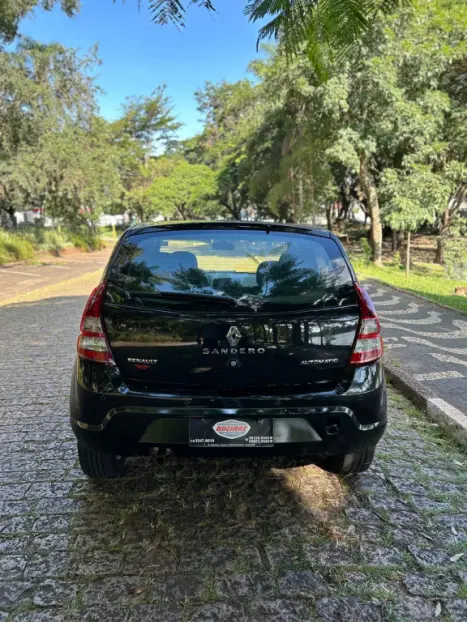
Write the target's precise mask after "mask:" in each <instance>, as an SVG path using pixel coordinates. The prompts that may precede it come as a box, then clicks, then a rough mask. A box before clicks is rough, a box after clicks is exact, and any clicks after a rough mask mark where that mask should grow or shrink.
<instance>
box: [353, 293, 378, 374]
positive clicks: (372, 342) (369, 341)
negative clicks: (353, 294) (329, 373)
mask: <svg viewBox="0 0 467 622" xmlns="http://www.w3.org/2000/svg"><path fill="white" fill-rule="evenodd" d="M355 288H356V290H357V295H358V300H359V304H360V326H359V330H358V335H357V339H356V341H355V346H354V349H353V352H352V356H351V357H350V363H351V364H353V365H362V364H364V363H371V362H372V361H377V360H378V359H380V358H381V357H382V356H383V340H382V338H381V329H380V325H379V320H378V316H377V315H376V310H375V307H374V305H373V301H372V300H371V298H370V296H369V295H368V293H367V292H366V290H364V289H363V288H362V287H360V286H359V285H356V287H355Z"/></svg>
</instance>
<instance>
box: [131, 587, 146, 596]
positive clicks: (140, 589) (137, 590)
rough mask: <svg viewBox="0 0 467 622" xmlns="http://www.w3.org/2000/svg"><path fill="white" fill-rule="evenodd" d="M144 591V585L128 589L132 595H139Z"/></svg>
mask: <svg viewBox="0 0 467 622" xmlns="http://www.w3.org/2000/svg"><path fill="white" fill-rule="evenodd" d="M143 592H144V587H132V588H131V589H129V590H128V594H129V595H130V596H139V595H140V594H142V593H143Z"/></svg>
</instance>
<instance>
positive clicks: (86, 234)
mask: <svg viewBox="0 0 467 622" xmlns="http://www.w3.org/2000/svg"><path fill="white" fill-rule="evenodd" d="M70 239H71V242H72V244H73V246H74V247H75V248H79V250H81V251H85V252H88V253H89V252H91V251H98V250H101V249H102V248H104V247H105V244H104V242H103V241H102V240H101V238H100V236H99V235H95V234H94V233H92V231H91V230H90V229H87V230H85V229H81V230H80V231H78V232H76V233H72V234H71V235H70Z"/></svg>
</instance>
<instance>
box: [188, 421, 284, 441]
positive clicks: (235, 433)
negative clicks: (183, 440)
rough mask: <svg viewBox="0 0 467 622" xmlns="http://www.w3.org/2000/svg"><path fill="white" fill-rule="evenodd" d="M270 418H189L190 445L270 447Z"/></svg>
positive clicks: (271, 437) (271, 439)
mask: <svg viewBox="0 0 467 622" xmlns="http://www.w3.org/2000/svg"><path fill="white" fill-rule="evenodd" d="M273 444H274V439H273V436H272V421H271V419H248V420H243V419H203V418H201V417H200V418H196V419H190V446H191V447H272V445H273Z"/></svg>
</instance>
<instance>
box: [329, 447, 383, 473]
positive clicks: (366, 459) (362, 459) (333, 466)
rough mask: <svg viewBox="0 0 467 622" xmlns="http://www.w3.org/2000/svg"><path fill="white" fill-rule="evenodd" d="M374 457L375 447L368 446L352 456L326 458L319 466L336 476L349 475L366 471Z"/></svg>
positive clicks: (343, 455) (342, 455)
mask: <svg viewBox="0 0 467 622" xmlns="http://www.w3.org/2000/svg"><path fill="white" fill-rule="evenodd" d="M374 456H375V447H373V446H369V447H365V449H362V451H357V452H355V453H353V454H341V455H338V456H328V457H327V458H325V459H324V461H323V462H322V463H321V464H320V466H321V468H322V469H324V470H325V471H329V473H337V475H350V474H351V473H363V472H364V471H366V470H367V469H368V468H369V467H370V465H371V463H372V462H373V458H374Z"/></svg>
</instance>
